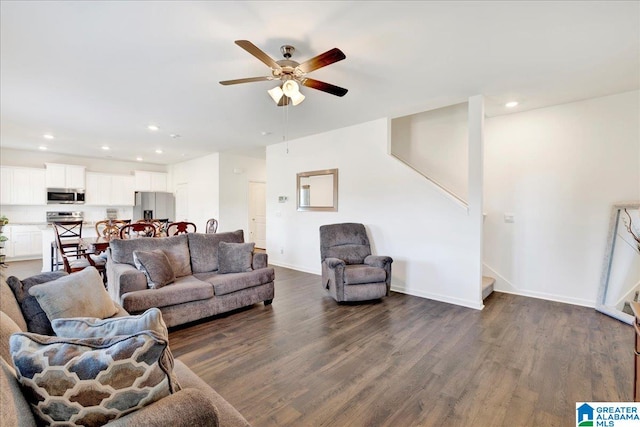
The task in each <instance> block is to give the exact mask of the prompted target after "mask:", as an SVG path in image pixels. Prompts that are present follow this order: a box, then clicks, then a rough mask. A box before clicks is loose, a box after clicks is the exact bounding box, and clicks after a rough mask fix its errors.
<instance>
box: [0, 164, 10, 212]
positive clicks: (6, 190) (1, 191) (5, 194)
mask: <svg viewBox="0 0 640 427" xmlns="http://www.w3.org/2000/svg"><path fill="white" fill-rule="evenodd" d="M11 196H13V168H8V167H5V166H2V167H0V205H10V204H11Z"/></svg>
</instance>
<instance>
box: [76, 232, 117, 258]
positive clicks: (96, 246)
mask: <svg viewBox="0 0 640 427" xmlns="http://www.w3.org/2000/svg"><path fill="white" fill-rule="evenodd" d="M111 239H112V237H111V236H97V237H82V238H81V239H80V245H81V246H82V247H83V248H84V249H85V250H86V251H87V253H91V254H94V255H98V254H100V253H102V252H104V251H106V250H107V248H108V247H109V241H110V240H111Z"/></svg>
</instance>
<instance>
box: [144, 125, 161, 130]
mask: <svg viewBox="0 0 640 427" xmlns="http://www.w3.org/2000/svg"><path fill="white" fill-rule="evenodd" d="M147 129H149V130H152V131H154V132H155V131H157V130H160V128H159V127H158V126H156V125H149V126H147Z"/></svg>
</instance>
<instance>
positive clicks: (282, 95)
mask: <svg viewBox="0 0 640 427" xmlns="http://www.w3.org/2000/svg"><path fill="white" fill-rule="evenodd" d="M235 43H236V44H237V45H238V46H240V47H241V48H243V49H244V50H246V51H247V52H249V53H250V54H252V55H253V56H255V57H256V58H258V59H259V60H260V61H262V62H264V63H265V64H266V65H267V66H268V67H270V68H271V75H270V76H264V77H249V78H245V79H236V80H224V81H221V82H220V84H221V85H225V86H227V85H235V84H239V83H251V82H261V81H265V80H280V81H282V82H283V83H282V85H280V86H278V87H275V88H273V89H271V90H269V91H268V92H269V95H271V97H272V98H273V100H274V101H275V102H276V103H277V104H278V106H283V105H288V104H289V102H290V101H291V102H292V103H293V105H298V104H299V103H300V102H302V101H303V100H304V95H302V94H301V93H300V91H299V87H298V83H300V84H301V85H302V86H306V87H310V88H312V89H317V90H321V91H323V92H327V93H330V94H332V95H336V96H344V95H345V94H346V93H347V91H348V90H347V89H345V88H342V87H339V86H335V85H332V84H330V83H325V82H321V81H320V80H315V79H310V78H308V77H307V76H306V75H307V73H310V72H311V71H315V70H317V69H318V68H322V67H326V66H327V65H330V64H333V63H334V62H338V61H342V60H343V59H345V58H346V56H345V54H344V53H342V51H341V50H340V49H338V48H333V49H331V50H328V51H326V52H325V53H322V54H320V55H318V56H314V57H313V58H311V59H309V60H307V61H305V62H303V63H302V64H300V63H298V62H296V61H293V60H292V59H291V55H292V54H293V52H294V51H295V48H294V47H293V46H290V45H284V46H282V47H281V48H280V51H281V52H282V55H283V56H284V59H281V60H279V61H276V60H274V59H272V58H271V57H270V56H269V55H267V54H266V53H264V52H263V51H262V50H260V48H258V47H257V46H256V45H254V44H253V43H251V42H250V41H249V40H236V41H235Z"/></svg>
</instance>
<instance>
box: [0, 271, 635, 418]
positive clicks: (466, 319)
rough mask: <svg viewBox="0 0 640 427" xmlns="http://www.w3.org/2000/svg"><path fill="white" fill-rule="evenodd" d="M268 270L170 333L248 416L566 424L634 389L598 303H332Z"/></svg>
mask: <svg viewBox="0 0 640 427" xmlns="http://www.w3.org/2000/svg"><path fill="white" fill-rule="evenodd" d="M40 268H41V262H40V261H23V262H14V263H9V268H6V269H3V271H2V272H0V273H2V274H6V275H11V274H15V275H17V276H18V277H20V278H24V277H28V276H30V275H33V274H37V273H38V272H39V271H40ZM276 278H277V280H276V297H275V299H274V301H273V304H272V305H270V306H264V305H263V304H256V305H254V306H252V307H250V308H248V309H243V310H239V311H236V312H233V313H230V314H227V315H223V316H219V317H216V318H213V319H211V320H208V321H202V322H198V323H194V324H191V325H186V326H183V327H179V328H175V329H173V330H172V331H171V332H170V345H171V350H172V352H173V353H174V355H175V356H176V357H179V358H180V359H181V360H182V361H184V362H185V363H186V364H187V365H188V366H190V367H191V368H192V369H193V370H194V372H196V373H197V374H198V375H200V376H201V377H202V378H203V379H204V380H205V381H206V382H208V383H209V384H210V385H211V386H212V387H213V388H215V389H216V391H218V393H220V394H221V395H222V396H223V397H225V398H226V399H227V400H228V401H229V402H230V403H231V404H232V405H234V406H235V407H236V408H237V409H238V410H239V411H240V412H241V413H242V414H243V415H244V416H245V417H246V418H247V420H248V421H249V422H250V423H252V424H253V425H254V426H256V427H262V426H403V427H404V426H446V427H450V426H453V427H457V426H465V427H466V426H472V425H473V426H480V427H486V426H491V427H493V426H509V427H514V426H518V427H520V426H545V427H547V426H571V425H575V403H576V402H578V401H580V402H581V401H631V400H632V398H633V396H632V393H633V390H632V379H633V353H632V349H633V339H634V335H633V334H634V332H633V329H632V328H631V327H630V326H629V325H625V324H623V323H620V322H618V321H617V320H614V319H611V318H609V317H607V316H605V315H602V314H600V313H598V312H596V311H595V310H593V309H590V308H585V307H578V306H573V305H568V304H561V303H555V302H551V301H544V300H537V299H533V298H526V297H520V296H515V295H509V294H503V293H494V294H493V295H491V296H490V297H489V298H488V299H487V300H486V301H485V308H484V310H482V311H476V310H472V309H467V308H462V307H458V306H455V305H450V304H444V303H439V302H435V301H431V300H427V299H423V298H417V297H412V296H408V295H403V294H397V293H392V294H391V296H390V297H388V298H385V299H384V300H382V301H381V302H377V303H366V304H352V305H338V304H337V303H336V302H335V301H333V299H331V298H330V297H328V296H326V295H325V293H324V291H323V289H322V288H321V286H320V278H319V277H318V276H315V275H312V274H307V273H302V272H298V271H294V270H289V269H285V268H278V267H276Z"/></svg>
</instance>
